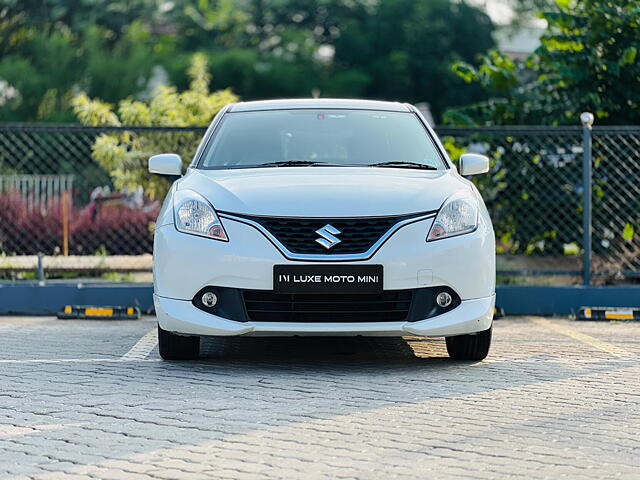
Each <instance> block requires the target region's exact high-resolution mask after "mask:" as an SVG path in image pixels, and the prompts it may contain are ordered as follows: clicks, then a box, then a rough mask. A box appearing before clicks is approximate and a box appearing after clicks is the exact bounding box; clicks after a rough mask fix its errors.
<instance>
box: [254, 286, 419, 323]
mask: <svg viewBox="0 0 640 480" xmlns="http://www.w3.org/2000/svg"><path fill="white" fill-rule="evenodd" d="M412 298H413V291H412V290H390V291H385V292H383V293H380V294H351V295H320V294H318V295H316V294H311V295H310V294H282V293H273V292H271V291H265V290H245V291H244V302H245V307H246V309H247V314H248V316H249V320H251V321H254V322H397V321H402V320H405V319H406V318H407V315H408V313H409V308H410V307H411V300H412Z"/></svg>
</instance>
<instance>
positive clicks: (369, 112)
mask: <svg viewBox="0 0 640 480" xmlns="http://www.w3.org/2000/svg"><path fill="white" fill-rule="evenodd" d="M459 165H460V172H459V173H458V171H457V170H456V168H455V166H454V165H453V164H452V163H451V161H450V159H449V157H448V156H447V152H446V151H445V149H444V148H443V146H442V144H441V143H440V141H439V140H438V138H437V136H436V135H435V133H434V132H433V130H432V129H431V128H430V127H429V125H428V124H427V123H426V122H425V120H424V119H423V118H422V117H421V115H420V113H419V112H418V111H417V110H416V109H415V108H414V107H413V106H411V105H408V104H401V103H392V102H378V101H365V100H329V99H314V100H274V101H258V102H246V103H236V104H232V105H228V106H227V107H225V108H224V109H223V110H222V111H220V113H219V114H218V115H217V116H216V117H215V118H214V120H213V122H212V123H211V126H210V127H209V128H208V130H207V132H206V134H205V136H204V138H203V140H202V142H201V143H200V145H199V147H198V149H197V152H196V154H195V157H194V158H193V161H192V162H191V164H190V166H189V168H188V169H187V173H186V174H185V175H184V176H182V177H181V178H179V179H178V180H177V181H175V182H174V183H173V185H172V187H171V189H170V191H169V193H168V195H167V197H166V199H165V201H164V204H163V207H162V210H161V212H160V215H159V217H158V221H157V224H156V230H155V240H154V257H153V260H154V269H153V271H154V303H155V309H156V315H157V318H158V334H159V345H160V355H161V356H162V358H164V359H191V358H197V356H198V354H199V348H200V337H201V336H231V335H280V336H291V335H386V336H406V335H410V336H416V335H417V336H426V337H432V336H436V337H442V336H444V337H446V344H447V350H448V352H449V355H450V356H451V357H452V358H454V359H462V360H481V359H483V358H484V357H486V355H487V353H488V351H489V346H490V344H491V325H492V321H493V312H494V302H495V240H494V233H493V228H492V226H491V220H490V218H489V214H488V213H487V210H486V208H485V205H484V203H483V201H482V198H481V197H480V194H479V193H478V191H477V189H476V188H475V187H474V185H473V184H472V183H471V182H470V181H469V180H467V179H465V178H464V176H469V175H475V174H480V173H484V172H486V171H487V170H488V168H489V161H488V159H487V158H486V157H484V156H481V155H475V154H465V155H462V156H461V158H460V164H459ZM149 171H150V172H152V173H157V174H164V175H171V176H176V177H179V176H180V175H181V173H182V162H181V159H180V157H178V156H177V155H175V154H162V155H156V156H153V157H151V158H150V159H149Z"/></svg>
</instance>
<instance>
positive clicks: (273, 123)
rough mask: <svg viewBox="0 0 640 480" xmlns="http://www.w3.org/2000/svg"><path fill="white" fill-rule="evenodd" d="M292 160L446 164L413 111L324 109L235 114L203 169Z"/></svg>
mask: <svg viewBox="0 0 640 480" xmlns="http://www.w3.org/2000/svg"><path fill="white" fill-rule="evenodd" d="M287 164H293V165H296V164H298V165H303V166H304V165H312V166H322V165H325V164H326V165H354V166H370V165H375V164H387V165H386V166H396V165H397V166H406V167H408V168H411V167H413V168H425V169H442V168H445V164H444V161H443V160H442V157H441V156H440V154H439V153H438V150H437V148H436V146H435V144H434V142H433V140H432V139H431V137H430V136H429V134H428V133H427V131H426V130H425V128H424V126H423V125H422V124H421V123H420V120H419V119H418V118H417V117H416V116H415V115H414V114H413V113H409V112H407V113H402V112H385V111H372V110H320V109H318V110H270V111H259V112H237V113H229V114H227V115H225V116H224V118H223V120H222V123H221V125H220V126H219V127H218V130H217V131H216V133H215V134H214V138H213V141H212V143H211V145H210V146H209V148H208V149H207V150H206V152H205V154H204V158H203V159H202V160H201V161H200V163H199V168H204V169H221V168H250V167H265V166H274V167H275V166H286V165H287Z"/></svg>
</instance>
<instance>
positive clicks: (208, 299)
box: [202, 292, 218, 308]
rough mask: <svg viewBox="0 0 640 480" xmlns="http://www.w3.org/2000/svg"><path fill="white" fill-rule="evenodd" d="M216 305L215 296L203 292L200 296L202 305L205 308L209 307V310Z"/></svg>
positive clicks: (216, 299) (211, 293)
mask: <svg viewBox="0 0 640 480" xmlns="http://www.w3.org/2000/svg"><path fill="white" fill-rule="evenodd" d="M216 303H218V297H217V296H216V294H215V293H213V292H205V293H204V294H203V295H202V304H203V305H204V306H205V307H209V308H211V307H214V306H215V304H216Z"/></svg>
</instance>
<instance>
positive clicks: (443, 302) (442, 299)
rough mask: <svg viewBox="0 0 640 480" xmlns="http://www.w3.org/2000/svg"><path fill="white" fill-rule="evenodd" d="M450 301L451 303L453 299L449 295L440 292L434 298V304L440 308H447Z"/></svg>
mask: <svg viewBox="0 0 640 480" xmlns="http://www.w3.org/2000/svg"><path fill="white" fill-rule="evenodd" d="M452 301H453V298H451V295H450V294H448V293H447V292H440V293H439V294H438V295H437V296H436V303H437V304H438V305H439V306H440V307H448V306H449V305H451V302H452Z"/></svg>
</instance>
